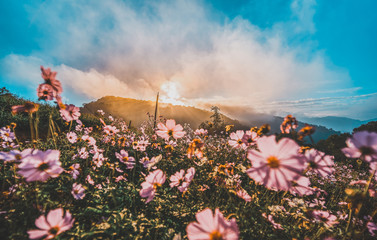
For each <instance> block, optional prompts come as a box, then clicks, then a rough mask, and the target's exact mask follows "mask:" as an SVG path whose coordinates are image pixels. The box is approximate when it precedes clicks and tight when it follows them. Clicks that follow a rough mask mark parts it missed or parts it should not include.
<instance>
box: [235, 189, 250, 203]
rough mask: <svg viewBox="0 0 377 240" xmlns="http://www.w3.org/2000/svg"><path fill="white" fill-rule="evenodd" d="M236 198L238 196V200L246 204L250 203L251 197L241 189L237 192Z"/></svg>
mask: <svg viewBox="0 0 377 240" xmlns="http://www.w3.org/2000/svg"><path fill="white" fill-rule="evenodd" d="M237 196H239V197H240V198H242V199H243V200H245V201H246V202H251V196H250V195H249V194H248V193H247V192H246V190H245V189H243V188H241V189H239V190H238V191H237Z"/></svg>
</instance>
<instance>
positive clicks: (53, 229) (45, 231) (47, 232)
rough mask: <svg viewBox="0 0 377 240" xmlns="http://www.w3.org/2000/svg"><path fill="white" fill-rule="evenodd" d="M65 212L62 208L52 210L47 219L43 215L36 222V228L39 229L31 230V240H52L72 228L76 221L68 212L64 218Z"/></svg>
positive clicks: (29, 232)
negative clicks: (41, 239) (42, 239)
mask: <svg viewBox="0 0 377 240" xmlns="http://www.w3.org/2000/svg"><path fill="white" fill-rule="evenodd" d="M63 214H64V211H63V209H62V208H58V209H55V210H51V211H50V212H49V213H48V214H47V218H46V217H45V216H44V215H42V216H40V217H39V218H37V219H36V220H35V226H37V227H38V228H39V229H36V230H29V231H28V232H27V233H28V234H29V238H30V239H39V238H42V237H43V238H44V239H52V238H55V237H56V236H58V235H59V234H60V233H62V232H64V231H67V230H68V229H70V228H72V225H73V222H74V221H75V219H73V218H72V215H71V214H70V213H69V212H68V211H67V212H66V213H65V216H64V217H63Z"/></svg>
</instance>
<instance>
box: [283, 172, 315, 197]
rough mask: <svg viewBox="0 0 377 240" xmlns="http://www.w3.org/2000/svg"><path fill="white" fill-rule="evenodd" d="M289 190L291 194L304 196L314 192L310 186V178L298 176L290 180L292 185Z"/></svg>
mask: <svg viewBox="0 0 377 240" xmlns="http://www.w3.org/2000/svg"><path fill="white" fill-rule="evenodd" d="M289 191H290V192H291V193H292V194H293V195H299V196H305V195H312V194H314V191H313V188H311V187H310V180H309V178H307V177H304V176H299V177H298V178H297V179H296V180H294V181H292V186H291V188H290V189H289Z"/></svg>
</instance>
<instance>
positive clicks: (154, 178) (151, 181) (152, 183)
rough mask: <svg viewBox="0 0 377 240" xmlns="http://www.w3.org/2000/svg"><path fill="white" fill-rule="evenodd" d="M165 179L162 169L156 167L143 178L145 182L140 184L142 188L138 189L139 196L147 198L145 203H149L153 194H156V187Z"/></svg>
mask: <svg viewBox="0 0 377 240" xmlns="http://www.w3.org/2000/svg"><path fill="white" fill-rule="evenodd" d="M165 180H166V176H165V174H164V172H163V171H161V170H160V169H157V170H155V171H153V172H151V173H149V175H148V176H147V177H146V178H145V182H143V183H142V184H141V187H142V189H141V190H140V196H141V197H143V198H147V201H146V202H145V203H149V202H150V201H152V200H153V198H154V196H155V195H156V189H157V187H159V186H161V185H162V184H164V182H165Z"/></svg>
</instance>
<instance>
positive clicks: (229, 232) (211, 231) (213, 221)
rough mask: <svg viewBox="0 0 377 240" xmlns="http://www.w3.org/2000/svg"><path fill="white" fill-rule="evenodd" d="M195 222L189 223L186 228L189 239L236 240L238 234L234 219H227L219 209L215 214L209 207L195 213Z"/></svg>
mask: <svg viewBox="0 0 377 240" xmlns="http://www.w3.org/2000/svg"><path fill="white" fill-rule="evenodd" d="M196 220H197V222H192V223H190V224H189V225H188V226H187V228H186V231H187V237H188V239H189V240H207V239H208V240H237V239H238V236H239V231H238V226H237V223H236V219H235V218H232V219H231V220H229V221H228V220H227V219H226V218H224V216H223V214H222V213H221V212H220V211H219V209H216V210H215V215H213V214H212V210H211V209H209V208H206V209H204V210H203V211H201V212H198V213H197V214H196Z"/></svg>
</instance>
